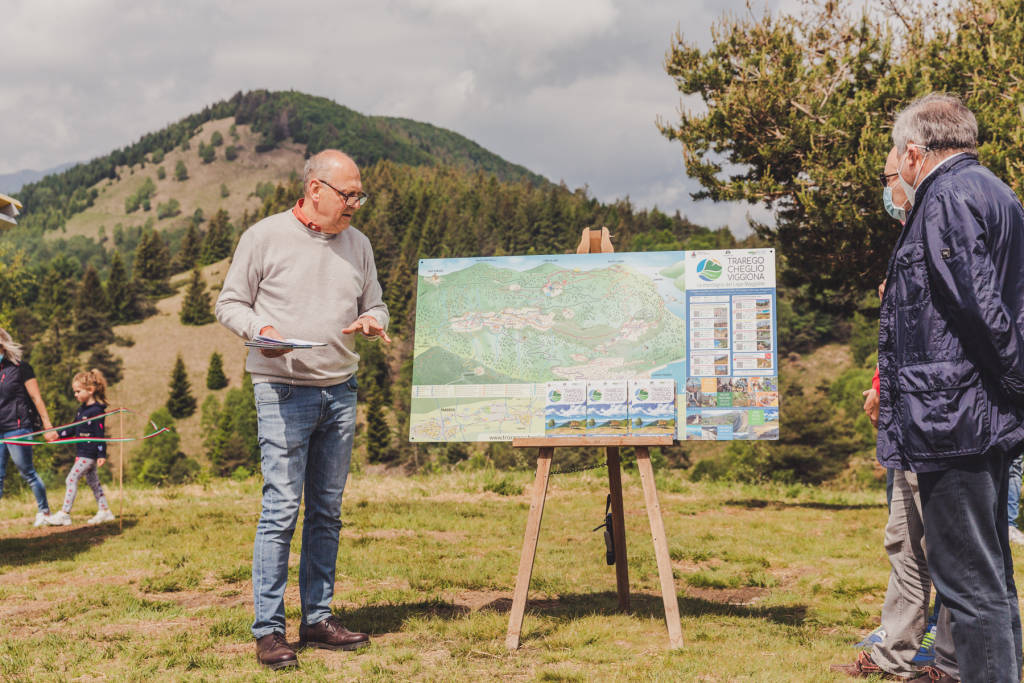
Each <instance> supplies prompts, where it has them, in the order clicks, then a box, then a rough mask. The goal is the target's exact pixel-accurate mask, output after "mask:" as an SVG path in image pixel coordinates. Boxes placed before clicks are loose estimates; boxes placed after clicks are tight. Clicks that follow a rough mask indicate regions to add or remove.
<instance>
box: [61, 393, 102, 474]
mask: <svg viewBox="0 0 1024 683" xmlns="http://www.w3.org/2000/svg"><path fill="white" fill-rule="evenodd" d="M105 412H107V407H106V406H105V405H103V404H102V403H100V402H99V401H97V402H96V403H93V404H92V405H86V404H84V403H83V404H82V405H80V406H78V411H77V412H76V413H75V419H74V422H78V421H79V420H86V419H88V418H90V417H96V416H97V415H102V414H103V413H105ZM106 420H107V418H105V417H98V418H96V419H95V420H89V421H88V422H83V423H82V424H80V425H75V426H74V427H68V428H67V429H62V430H61V431H59V432H57V434H59V435H60V438H62V439H68V438H71V437H76V436H81V437H90V436H91V437H97V438H103V437H105V436H106V435H107V433H106V426H107V424H106ZM75 457H76V458H89V459H90V460H97V459H99V458H106V457H107V444H106V442H105V441H85V442H83V443H77V444H75Z"/></svg>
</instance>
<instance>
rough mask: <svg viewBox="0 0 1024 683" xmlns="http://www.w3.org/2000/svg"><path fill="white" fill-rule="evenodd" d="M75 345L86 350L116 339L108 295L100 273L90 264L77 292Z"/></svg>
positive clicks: (73, 317) (81, 349) (78, 348)
mask: <svg viewBox="0 0 1024 683" xmlns="http://www.w3.org/2000/svg"><path fill="white" fill-rule="evenodd" d="M72 319H73V320H74V345H75V348H76V350H78V351H85V350H86V349H90V348H92V347H94V346H97V345H100V346H102V345H106V344H109V343H110V342H111V341H113V339H114V333H113V331H112V330H111V329H110V317H109V315H108V313H107V297H106V295H105V294H104V292H103V285H101V284H100V275H99V273H97V272H96V269H95V268H94V267H93V266H92V264H89V266H88V267H87V268H86V269H85V274H84V275H82V282H81V284H80V285H79V286H78V291H77V292H76V293H75V306H74V309H73V310H72Z"/></svg>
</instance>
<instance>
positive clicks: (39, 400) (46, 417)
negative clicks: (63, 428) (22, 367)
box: [25, 377, 57, 441]
mask: <svg viewBox="0 0 1024 683" xmlns="http://www.w3.org/2000/svg"><path fill="white" fill-rule="evenodd" d="M25 391H27V392H28V397H29V398H30V399H32V403H33V404H34V405H35V407H36V410H38V411H39V417H40V418H41V419H42V421H43V429H45V430H47V431H46V432H45V433H43V438H44V439H46V440H47V441H56V440H57V432H55V431H54V430H53V423H52V422H50V413H48V412H47V411H46V404H45V403H43V395H42V394H41V393H40V392H39V382H38V381H36V378H35V377H33V378H32V379H27V380H25Z"/></svg>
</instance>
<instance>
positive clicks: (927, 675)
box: [910, 666, 960, 683]
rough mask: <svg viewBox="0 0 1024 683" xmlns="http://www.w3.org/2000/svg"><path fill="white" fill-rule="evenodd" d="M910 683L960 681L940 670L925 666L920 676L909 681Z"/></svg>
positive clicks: (949, 682) (948, 682) (952, 682)
mask: <svg viewBox="0 0 1024 683" xmlns="http://www.w3.org/2000/svg"><path fill="white" fill-rule="evenodd" d="M910 683H960V679H959V678H953V677H952V676H950V675H949V674H948V673H946V672H945V671H943V670H942V669H937V668H935V667H934V666H926V667H924V668H923V669H921V675H920V676H918V677H917V678H911V679H910Z"/></svg>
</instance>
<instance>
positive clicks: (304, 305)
mask: <svg viewBox="0 0 1024 683" xmlns="http://www.w3.org/2000/svg"><path fill="white" fill-rule="evenodd" d="M303 185H304V194H303V197H302V199H300V200H299V201H298V203H296V205H295V206H294V207H293V208H292V209H289V210H288V211H285V212H282V213H279V214H276V215H273V216H269V217H268V218H265V219H264V220H262V221H260V222H259V223H257V224H256V225H254V226H252V227H251V228H249V229H248V230H246V231H245V232H244V233H243V234H242V238H241V240H240V241H239V243H238V248H237V249H236V250H235V256H234V259H233V261H232V263H231V268H230V269H229V270H228V274H227V278H226V279H225V280H224V286H223V288H222V289H221V292H220V296H219V297H218V298H217V308H216V310H217V319H218V320H219V321H220V322H221V323H223V324H224V326H225V327H227V328H228V329H230V330H231V331H232V332H234V333H235V334H238V335H239V336H241V337H244V338H246V339H252V338H253V337H255V336H256V335H257V334H262V335H264V336H268V337H274V338H277V339H283V338H284V337H285V336H287V337H288V338H299V339H307V340H311V341H318V342H324V343H325V344H326V345H325V346H320V347H314V348H312V349H296V350H294V351H283V350H265V349H264V350H259V351H257V350H255V349H252V350H250V351H249V357H248V359H247V360H246V369H247V370H248V371H249V372H250V373H251V374H252V380H253V386H254V393H255V397H256V412H257V417H258V420H259V443H260V451H261V454H262V462H261V465H262V470H263V480H264V484H263V510H262V513H261V515H260V521H259V525H258V526H257V528H256V541H255V544H254V548H253V566H252V584H253V608H254V612H255V620H254V622H253V626H252V633H253V637H255V638H256V657H257V660H258V661H259V662H260V664H262V665H264V666H266V667H269V668H271V669H279V668H282V667H288V666H295V665H297V663H298V660H297V658H296V655H295V651H294V650H293V649H292V647H291V646H290V645H289V644H288V641H287V640H286V639H285V611H284V589H285V584H286V583H287V579H288V555H289V548H290V544H291V539H292V534H293V533H294V531H295V524H296V522H297V521H298V513H299V502H300V500H301V499H302V495H303V489H305V496H306V513H305V517H304V521H303V529H302V550H301V556H300V560H299V597H300V601H301V603H302V604H301V607H302V622H301V624H300V626H299V642H300V644H301V645H303V646H305V645H309V646H313V647H321V648H327V649H332V650H354V649H356V648H359V647H362V646H365V645H368V644H369V642H370V641H369V636H368V635H367V634H365V633H353V632H351V631H349V630H348V629H346V628H345V627H344V626H342V624H341V622H340V620H338V619H337V617H335V616H333V613H332V612H331V607H330V605H331V600H332V598H333V596H334V577H335V568H336V566H335V565H336V560H337V556H338V537H339V534H340V532H341V498H342V493H343V491H344V488H345V481H346V479H347V478H348V469H349V462H350V460H351V455H352V437H353V434H354V432H355V422H356V378H355V372H356V369H357V367H358V364H359V355H358V354H357V353H356V351H355V340H354V338H353V335H354V334H356V333H359V334H363V335H365V336H367V337H371V338H375V339H380V340H382V341H384V342H387V343H389V342H390V341H391V339H390V338H389V337H388V335H387V332H386V329H387V324H388V309H387V306H386V305H385V304H384V301H383V299H382V298H381V287H380V283H379V282H378V280H377V267H376V265H375V264H374V260H373V249H372V248H371V247H370V241H369V240H368V239H367V238H366V236H365V235H364V234H363V233H361V232H359V231H358V230H356V229H355V228H353V227H350V222H351V220H352V215H353V214H354V213H355V212H356V211H357V210H358V209H359V207H360V206H362V205H363V203H364V202H365V201H366V194H364V193H363V185H362V179H361V177H360V175H359V169H358V167H357V166H356V164H355V162H354V161H353V160H352V159H351V158H349V157H348V156H346V155H345V154H343V153H341V152H339V151H337V150H326V151H323V152H320V153H319V154H317V155H315V156H313V157H311V158H310V159H309V161H308V162H307V163H306V168H305V171H304V173H303Z"/></svg>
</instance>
